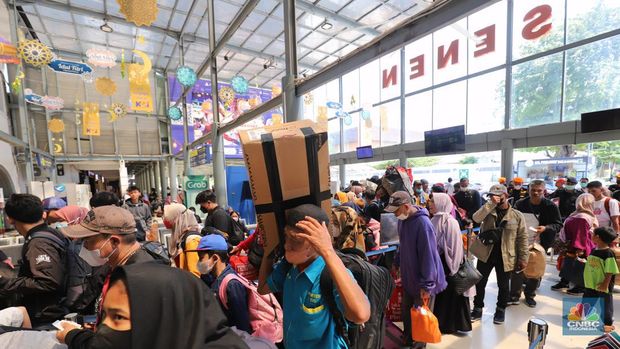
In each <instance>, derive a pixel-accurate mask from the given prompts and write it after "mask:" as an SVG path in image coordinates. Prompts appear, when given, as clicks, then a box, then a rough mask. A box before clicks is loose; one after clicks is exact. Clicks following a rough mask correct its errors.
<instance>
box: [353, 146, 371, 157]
mask: <svg viewBox="0 0 620 349" xmlns="http://www.w3.org/2000/svg"><path fill="white" fill-rule="evenodd" d="M373 156H374V154H373V151H372V146H371V145H367V146H365V147H357V158H358V159H370V158H372V157H373Z"/></svg>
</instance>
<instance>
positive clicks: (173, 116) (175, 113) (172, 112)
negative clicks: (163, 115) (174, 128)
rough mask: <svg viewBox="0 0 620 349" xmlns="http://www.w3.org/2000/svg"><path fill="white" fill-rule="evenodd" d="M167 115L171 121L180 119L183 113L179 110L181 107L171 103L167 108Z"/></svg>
mask: <svg viewBox="0 0 620 349" xmlns="http://www.w3.org/2000/svg"><path fill="white" fill-rule="evenodd" d="M168 117H169V118H170V120H172V121H177V120H181V118H182V117H183V113H182V112H181V109H179V108H178V107H176V106H174V105H173V106H171V107H170V108H168Z"/></svg>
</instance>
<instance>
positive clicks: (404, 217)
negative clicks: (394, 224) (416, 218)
mask: <svg viewBox="0 0 620 349" xmlns="http://www.w3.org/2000/svg"><path fill="white" fill-rule="evenodd" d="M396 218H398V219H399V220H401V221H404V220H405V219H407V218H409V215H407V214H406V213H403V214H400V215H398V216H396Z"/></svg>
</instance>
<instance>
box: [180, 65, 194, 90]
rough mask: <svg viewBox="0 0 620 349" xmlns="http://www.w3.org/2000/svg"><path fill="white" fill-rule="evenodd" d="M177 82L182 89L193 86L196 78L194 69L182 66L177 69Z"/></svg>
mask: <svg viewBox="0 0 620 349" xmlns="http://www.w3.org/2000/svg"><path fill="white" fill-rule="evenodd" d="M177 80H178V81H179V83H180V84H181V85H183V86H184V87H191V86H194V84H195V83H196V80H198V77H197V76H196V72H195V71H194V69H192V68H190V67H188V66H185V65H184V66H180V67H179V68H177Z"/></svg>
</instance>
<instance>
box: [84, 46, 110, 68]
mask: <svg viewBox="0 0 620 349" xmlns="http://www.w3.org/2000/svg"><path fill="white" fill-rule="evenodd" d="M86 57H88V63H90V64H92V65H94V66H95V67H101V68H112V67H114V66H115V65H116V55H115V54H114V52H112V51H109V50H106V49H101V48H90V49H88V50H87V51H86Z"/></svg>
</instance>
